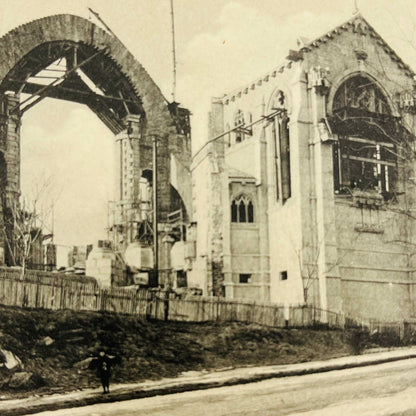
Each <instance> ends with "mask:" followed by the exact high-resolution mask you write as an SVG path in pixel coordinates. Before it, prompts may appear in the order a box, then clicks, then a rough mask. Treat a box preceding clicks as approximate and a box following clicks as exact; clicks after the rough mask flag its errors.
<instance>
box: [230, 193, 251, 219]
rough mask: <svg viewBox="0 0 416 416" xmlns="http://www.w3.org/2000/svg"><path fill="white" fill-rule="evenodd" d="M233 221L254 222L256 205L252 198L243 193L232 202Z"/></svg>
mask: <svg viewBox="0 0 416 416" xmlns="http://www.w3.org/2000/svg"><path fill="white" fill-rule="evenodd" d="M231 222H238V223H253V222H254V206H253V202H252V201H251V199H250V198H248V197H247V196H245V195H241V196H239V197H238V198H235V199H234V200H233V201H232V203H231Z"/></svg>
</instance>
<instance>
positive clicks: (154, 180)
mask: <svg viewBox="0 0 416 416" xmlns="http://www.w3.org/2000/svg"><path fill="white" fill-rule="evenodd" d="M152 144H153V155H152V156H153V161H152V162H153V163H152V170H153V173H152V193H153V256H154V275H155V286H156V287H157V286H158V285H159V259H158V257H159V241H158V230H157V229H158V223H157V220H158V209H157V137H156V135H153V137H152Z"/></svg>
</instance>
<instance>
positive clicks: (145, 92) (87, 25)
mask: <svg viewBox="0 0 416 416" xmlns="http://www.w3.org/2000/svg"><path fill="white" fill-rule="evenodd" d="M64 41H71V42H74V43H82V44H85V45H90V46H92V47H94V48H95V49H96V50H97V51H103V52H104V53H105V55H107V56H109V57H111V59H112V60H113V61H114V62H115V63H116V64H117V65H118V66H119V67H120V69H121V71H122V72H123V73H124V74H125V76H126V77H127V78H128V79H129V80H130V81H131V84H132V85H133V87H134V88H135V91H136V93H137V94H138V96H139V97H140V99H141V101H142V103H143V108H144V111H145V112H146V115H147V118H148V120H147V122H148V126H147V128H148V131H149V132H151V133H152V134H153V133H155V134H161V135H162V136H166V135H167V134H169V133H172V134H173V133H175V127H174V122H173V120H172V116H171V114H170V113H169V110H168V107H167V101H166V99H165V98H164V97H163V95H162V93H161V91H160V89H159V87H158V86H157V85H156V84H155V82H154V81H153V80H152V78H151V77H150V76H149V74H148V73H147V72H146V70H145V69H144V68H143V66H142V65H141V64H140V63H139V62H138V61H137V60H136V59H135V58H134V56H133V55H132V54H131V53H130V52H129V51H128V50H127V48H126V47H125V46H124V45H123V44H122V43H121V42H120V41H119V40H118V39H117V38H116V37H114V36H112V35H111V34H109V33H107V32H106V31H104V30H103V29H101V28H100V27H98V26H97V25H95V24H94V23H92V22H91V21H89V20H86V19H84V18H81V17H78V16H74V15H67V14H63V15H54V16H48V17H44V18H41V19H38V20H34V21H32V22H30V23H27V24H24V25H21V26H18V27H17V28H15V29H13V30H11V31H10V32H8V33H7V34H6V35H4V36H3V37H2V38H0V81H1V82H0V85H1V83H2V82H3V80H4V79H5V78H6V76H7V74H8V73H9V72H10V71H11V70H12V69H13V68H14V67H15V66H16V65H17V64H18V62H19V61H20V60H21V59H23V58H24V57H25V56H26V55H27V54H29V53H30V52H31V51H32V50H33V49H34V48H36V47H37V46H39V45H41V44H44V43H51V42H64Z"/></svg>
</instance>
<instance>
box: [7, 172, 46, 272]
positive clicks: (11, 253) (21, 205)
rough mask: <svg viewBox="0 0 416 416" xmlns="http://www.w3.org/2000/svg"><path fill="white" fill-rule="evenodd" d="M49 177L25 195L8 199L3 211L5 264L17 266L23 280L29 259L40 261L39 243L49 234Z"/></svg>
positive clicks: (40, 248) (29, 262) (40, 250)
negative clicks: (28, 194) (29, 194)
mask: <svg viewBox="0 0 416 416" xmlns="http://www.w3.org/2000/svg"><path fill="white" fill-rule="evenodd" d="M51 185H52V182H51V180H50V179H47V180H44V181H42V183H41V184H40V183H39V182H37V183H36V184H35V185H34V186H33V187H32V195H31V197H30V199H29V198H22V197H21V198H20V199H11V200H9V201H7V203H6V208H5V209H4V210H3V211H4V212H3V218H4V220H3V227H2V234H3V238H4V242H5V246H6V247H5V248H6V249H7V253H8V256H7V257H8V263H9V264H8V265H9V266H20V268H21V269H20V270H21V273H20V278H21V279H23V278H24V275H25V273H26V270H27V268H28V266H30V265H31V263H33V260H36V258H37V262H38V263H39V262H41V263H43V242H44V240H45V239H47V238H49V237H51V235H52V233H51V231H50V227H49V226H48V225H49V224H50V220H51V214H52V209H53V202H50V201H49V198H50V196H51Z"/></svg>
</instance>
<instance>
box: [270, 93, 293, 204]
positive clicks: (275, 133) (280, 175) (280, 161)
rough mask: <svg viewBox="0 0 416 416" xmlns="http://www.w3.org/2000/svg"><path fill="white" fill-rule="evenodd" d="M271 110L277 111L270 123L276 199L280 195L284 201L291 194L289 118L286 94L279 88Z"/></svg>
mask: <svg viewBox="0 0 416 416" xmlns="http://www.w3.org/2000/svg"><path fill="white" fill-rule="evenodd" d="M272 110H273V111H278V114H277V115H276V117H275V122H274V123H273V124H272V140H273V147H274V168H275V183H276V199H277V200H279V198H280V196H281V197H282V202H283V203H284V202H285V201H287V200H288V199H289V198H290V197H291V195H292V181H291V176H290V131H289V118H288V116H287V108H286V96H285V93H284V92H283V91H281V90H279V91H277V93H276V94H275V96H274V98H273V104H272ZM279 110H280V111H279Z"/></svg>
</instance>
